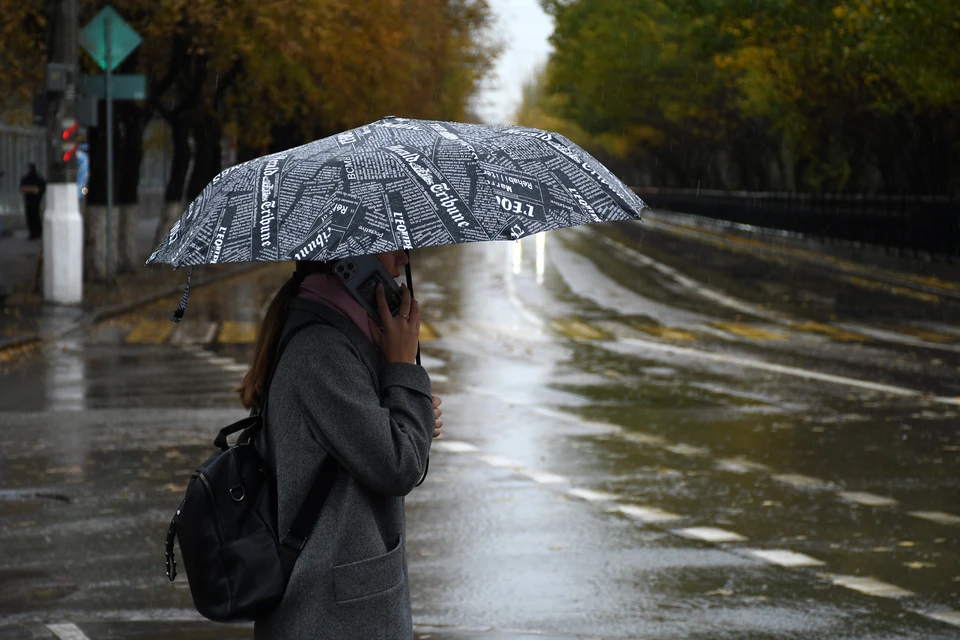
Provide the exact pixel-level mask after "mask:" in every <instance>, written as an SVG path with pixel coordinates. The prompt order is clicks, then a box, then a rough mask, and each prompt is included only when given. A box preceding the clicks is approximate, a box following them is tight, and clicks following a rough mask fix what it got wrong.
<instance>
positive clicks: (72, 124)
mask: <svg viewBox="0 0 960 640" xmlns="http://www.w3.org/2000/svg"><path fill="white" fill-rule="evenodd" d="M60 129H61V131H60V139H61V140H62V141H63V142H62V143H61V149H62V151H63V157H62V159H63V161H64V162H70V161H71V160H73V156H75V155H76V153H77V131H78V130H79V129H80V123H79V122H77V121H76V120H63V121H62V122H61V127H60Z"/></svg>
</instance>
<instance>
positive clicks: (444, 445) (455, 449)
mask: <svg viewBox="0 0 960 640" xmlns="http://www.w3.org/2000/svg"><path fill="white" fill-rule="evenodd" d="M433 448H434V449H440V450H441V451H449V452H451V453H475V452H476V451H478V449H477V448H476V447H475V446H473V445H472V444H470V443H469V442H460V441H459V440H441V441H438V442H435V443H433Z"/></svg>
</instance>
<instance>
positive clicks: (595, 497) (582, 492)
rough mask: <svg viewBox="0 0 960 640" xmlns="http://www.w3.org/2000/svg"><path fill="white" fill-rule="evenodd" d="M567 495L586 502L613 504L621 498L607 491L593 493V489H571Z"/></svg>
mask: <svg viewBox="0 0 960 640" xmlns="http://www.w3.org/2000/svg"><path fill="white" fill-rule="evenodd" d="M567 493H568V494H569V495H571V496H574V497H576V498H580V499H582V500H586V501H587V502H613V501H614V500H616V499H617V498H618V497H619V496H617V495H616V494H614V493H607V492H606V491H593V490H591V489H570V490H569V491H567Z"/></svg>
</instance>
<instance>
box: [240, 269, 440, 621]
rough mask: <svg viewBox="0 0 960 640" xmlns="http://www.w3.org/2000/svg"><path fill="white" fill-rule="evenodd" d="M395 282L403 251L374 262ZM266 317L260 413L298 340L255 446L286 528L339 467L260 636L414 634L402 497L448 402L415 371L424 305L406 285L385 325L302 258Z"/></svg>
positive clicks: (257, 366)
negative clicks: (326, 473)
mask: <svg viewBox="0 0 960 640" xmlns="http://www.w3.org/2000/svg"><path fill="white" fill-rule="evenodd" d="M377 258H379V260H380V262H381V264H382V265H383V266H384V268H385V269H386V270H387V272H388V273H389V274H390V275H391V276H393V277H397V276H399V274H400V268H401V267H402V266H404V265H405V264H406V263H407V260H408V258H407V255H406V253H405V252H403V251H392V252H390V253H381V254H377ZM296 264H297V270H296V273H294V275H293V277H292V278H290V280H289V281H288V282H287V283H286V284H285V285H284V286H283V287H282V288H281V289H280V291H279V292H278V293H277V295H276V297H275V298H274V300H273V302H272V303H271V305H270V307H269V309H268V310H267V313H266V317H265V318H264V321H263V326H262V327H261V329H260V336H259V338H258V340H257V346H256V350H255V353H254V360H253V366H252V367H251V368H250V370H249V372H248V373H247V375H246V377H245V378H244V380H243V384H242V385H241V387H240V389H239V392H240V397H241V399H242V401H243V404H244V405H245V406H246V407H248V408H260V406H261V398H262V397H263V396H264V395H265V394H266V392H267V388H266V385H267V377H268V374H269V371H270V368H271V367H272V365H273V360H274V353H275V351H276V350H277V344H278V343H279V342H280V340H281V335H283V334H286V333H287V332H289V331H291V330H292V329H294V328H296V327H298V326H299V325H302V324H304V323H308V322H310V321H313V322H318V321H319V322H320V323H319V324H314V325H313V326H309V327H307V328H305V329H303V330H302V331H301V332H299V333H297V334H296V336H295V337H293V338H292V339H291V340H290V343H289V345H288V347H287V349H286V351H285V352H284V356H283V358H282V359H281V360H280V362H279V365H278V366H277V370H276V374H275V376H274V377H273V381H272V384H270V389H269V392H270V393H269V402H267V409H266V413H267V415H266V426H265V428H264V429H263V431H261V432H260V435H259V436H258V439H259V440H258V442H257V448H258V449H260V450H261V451H263V452H264V454H265V457H266V458H267V460H268V461H269V464H268V466H269V467H270V468H271V470H272V473H273V474H274V479H275V482H276V484H275V487H276V491H277V499H278V510H279V524H280V527H279V531H287V530H288V529H289V528H290V526H291V522H292V521H293V518H294V516H295V515H296V513H297V512H298V510H299V508H300V504H301V502H302V501H303V500H304V499H305V497H306V496H307V494H308V493H309V491H310V488H311V486H312V484H313V482H314V479H315V478H316V477H317V475H318V473H319V470H320V469H321V467H322V465H324V464H325V462H326V461H327V459H328V458H332V459H333V460H335V461H336V464H337V472H336V479H335V481H334V483H333V486H332V489H331V491H330V494H329V496H328V498H327V500H326V502H324V504H323V507H322V509H321V511H320V516H319V518H318V520H317V522H316V524H315V525H314V529H313V533H312V535H311V536H310V537H309V538H307V540H306V544H305V546H304V547H303V550H302V551H301V552H300V557H299V559H298V560H297V563H296V564H295V565H294V567H293V573H292V575H291V576H290V582H289V583H288V585H287V589H286V592H285V594H284V596H283V600H282V601H281V602H280V604H279V605H278V606H277V608H276V609H275V610H274V611H272V612H271V613H270V615H268V616H267V617H265V618H263V619H260V620H257V621H256V624H255V626H254V638H256V640H280V639H283V640H370V639H373V638H377V639H379V640H413V619H412V615H411V607H410V583H409V580H408V577H407V561H406V552H405V544H406V540H405V539H404V538H405V535H404V534H405V531H404V499H403V497H404V496H405V495H406V494H408V493H410V491H411V490H412V489H413V488H414V486H415V485H416V484H417V481H418V480H419V479H420V478H421V477H422V476H423V474H424V472H425V468H426V464H427V456H428V454H429V452H430V442H431V439H432V438H435V437H437V436H439V435H440V428H441V427H442V426H443V421H442V419H441V414H442V411H441V409H440V399H439V398H436V397H432V396H431V393H430V378H429V377H428V376H427V372H426V371H425V370H424V369H423V368H422V367H420V366H418V365H417V364H415V362H416V355H417V340H418V337H419V332H420V309H419V305H418V304H417V301H416V300H413V299H412V298H411V296H410V291H409V289H407V288H406V287H404V288H403V298H402V301H401V304H400V312H399V315H398V316H397V317H391V316H390V311H389V309H388V308H387V303H386V300H385V299H384V296H383V293H382V291H381V292H380V293H379V302H380V316H381V318H383V319H384V324H383V329H382V330H381V328H380V327H378V326H377V325H376V323H374V322H373V321H372V320H370V319H369V318H368V316H367V312H366V311H365V310H364V308H363V307H362V306H361V305H360V303H359V302H357V301H356V300H355V299H354V298H353V297H351V294H350V292H349V291H348V290H347V288H346V287H344V286H343V284H342V283H341V282H340V280H339V278H338V277H337V276H336V275H335V274H334V273H333V272H332V267H333V265H332V263H323V262H299V261H298V262H297V263H296Z"/></svg>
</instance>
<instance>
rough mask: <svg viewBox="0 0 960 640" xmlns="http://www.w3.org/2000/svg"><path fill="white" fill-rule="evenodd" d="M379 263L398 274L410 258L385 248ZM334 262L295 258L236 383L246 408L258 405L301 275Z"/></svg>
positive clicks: (325, 269) (323, 270) (325, 270)
mask: <svg viewBox="0 0 960 640" xmlns="http://www.w3.org/2000/svg"><path fill="white" fill-rule="evenodd" d="M376 256H377V259H378V260H380V264H382V265H383V268H384V269H386V270H387V273H389V274H390V275H391V276H392V277H394V278H397V277H399V276H400V269H401V268H402V267H403V266H404V265H405V264H407V263H408V262H410V258H409V257H408V256H407V253H406V251H388V252H386V253H378V254H376ZM333 264H334V263H333V262H314V261H311V260H297V263H296V265H297V266H296V271H294V274H293V276H291V278H290V279H289V280H287V281H286V282H285V283H284V285H283V286H282V287H280V290H279V291H277V294H276V295H275V296H274V297H273V301H272V302H271V303H270V306H269V307H268V308H267V313H266V314H265V315H264V316H263V324H261V325H260V332H259V334H258V335H257V344H256V346H255V347H254V350H253V364H252V365H251V366H250V369H249V370H248V371H247V374H246V375H245V376H244V377H243V382H241V383H240V386H239V387H237V394H238V395H239V396H240V402H242V403H243V406H244V407H246V408H247V409H254V408H260V406H261V400H262V399H263V392H264V390H265V387H266V384H267V376H269V375H270V369H272V368H273V359H274V357H275V355H276V353H277V348H278V347H279V346H280V332H281V331H283V325H284V324H286V322H287V304H288V303H289V302H290V300H291V299H292V298H295V297H296V296H297V294H298V293H299V291H300V284H301V283H302V282H303V279H304V278H306V277H307V276H308V275H310V274H312V273H332V272H333Z"/></svg>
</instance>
